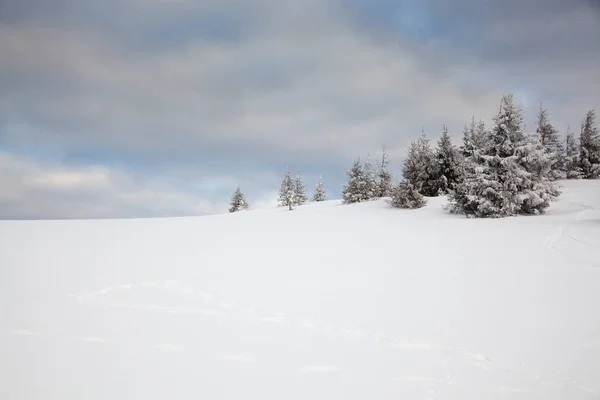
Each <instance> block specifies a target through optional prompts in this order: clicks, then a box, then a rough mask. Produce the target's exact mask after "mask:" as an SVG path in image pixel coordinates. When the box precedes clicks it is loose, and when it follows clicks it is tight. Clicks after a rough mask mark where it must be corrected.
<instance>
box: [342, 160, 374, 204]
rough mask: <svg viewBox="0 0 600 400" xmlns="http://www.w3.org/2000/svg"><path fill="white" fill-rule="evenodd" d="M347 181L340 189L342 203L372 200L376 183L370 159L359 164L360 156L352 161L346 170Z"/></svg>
mask: <svg viewBox="0 0 600 400" xmlns="http://www.w3.org/2000/svg"><path fill="white" fill-rule="evenodd" d="M346 175H347V176H348V182H347V183H346V185H345V186H344V189H343V191H342V201H343V202H344V203H360V202H363V201H369V200H372V199H373V198H374V197H375V190H376V184H375V181H374V178H373V173H372V168H371V164H370V159H369V158H367V160H366V162H365V163H364V165H363V164H361V162H360V157H359V158H357V159H356V161H354V165H353V166H352V168H351V169H350V170H348V171H347V172H346Z"/></svg>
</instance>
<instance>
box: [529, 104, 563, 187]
mask: <svg viewBox="0 0 600 400" xmlns="http://www.w3.org/2000/svg"><path fill="white" fill-rule="evenodd" d="M536 133H537V135H538V139H539V141H540V143H541V145H542V146H543V147H544V149H545V151H546V152H547V153H548V154H549V155H550V157H551V158H552V165H551V167H550V173H549V175H548V177H549V178H550V179H553V180H555V179H563V178H565V177H566V173H565V166H564V162H565V159H564V147H563V145H562V143H561V140H560V138H559V137H558V130H557V129H556V128H555V127H554V126H553V125H552V124H551V123H550V121H549V119H548V110H547V109H545V108H544V106H543V104H540V111H539V113H538V118H537V129H536Z"/></svg>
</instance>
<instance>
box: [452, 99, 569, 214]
mask: <svg viewBox="0 0 600 400" xmlns="http://www.w3.org/2000/svg"><path fill="white" fill-rule="evenodd" d="M493 120H494V123H495V125H494V127H493V129H492V131H491V132H490V136H489V145H488V146H486V148H485V149H484V150H483V151H480V152H477V151H476V152H475V154H474V156H473V157H472V162H471V163H470V165H469V166H468V168H467V175H466V177H465V179H464V181H462V182H461V183H459V184H458V185H456V189H455V190H452V191H450V194H449V200H450V204H449V205H448V207H447V209H448V210H449V211H451V212H454V213H461V214H466V215H474V216H476V217H506V216H511V215H517V214H539V213H542V212H543V211H544V210H545V209H546V208H547V207H548V206H549V205H550V202H551V201H553V200H554V199H556V198H557V197H558V196H559V194H560V192H559V190H558V186H556V185H555V184H553V183H552V182H550V181H549V178H548V174H549V171H550V168H551V165H552V160H551V158H550V157H549V156H548V154H547V153H546V152H545V150H544V148H543V147H542V145H541V143H539V141H538V140H535V138H534V137H533V135H527V134H526V133H525V132H524V128H523V116H522V111H521V109H520V108H518V107H517V106H516V105H515V103H514V96H513V95H512V93H508V94H505V95H504V96H503V97H502V101H501V103H500V110H499V112H498V114H497V115H496V116H495V117H494V119H493Z"/></svg>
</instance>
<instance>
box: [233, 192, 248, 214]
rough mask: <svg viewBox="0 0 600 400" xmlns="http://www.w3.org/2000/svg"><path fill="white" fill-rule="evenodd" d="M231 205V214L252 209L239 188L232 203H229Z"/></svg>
mask: <svg viewBox="0 0 600 400" xmlns="http://www.w3.org/2000/svg"><path fill="white" fill-rule="evenodd" d="M229 205H230V206H231V207H230V208H229V212H230V213H234V212H238V211H244V210H248V209H249V208H250V206H249V205H248V202H247V201H246V197H245V196H244V194H243V193H242V191H241V190H240V187H239V186H238V187H237V188H236V189H235V192H234V193H233V196H232V197H231V202H230V203H229Z"/></svg>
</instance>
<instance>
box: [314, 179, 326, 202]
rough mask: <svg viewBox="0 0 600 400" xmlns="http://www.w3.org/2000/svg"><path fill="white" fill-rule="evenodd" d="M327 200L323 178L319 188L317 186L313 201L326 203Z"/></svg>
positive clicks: (320, 180)
mask: <svg viewBox="0 0 600 400" xmlns="http://www.w3.org/2000/svg"><path fill="white" fill-rule="evenodd" d="M325 200H327V196H326V195H325V191H324V190H323V178H322V177H319V182H318V183H317V186H315V191H314V193H313V197H312V201H325Z"/></svg>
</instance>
